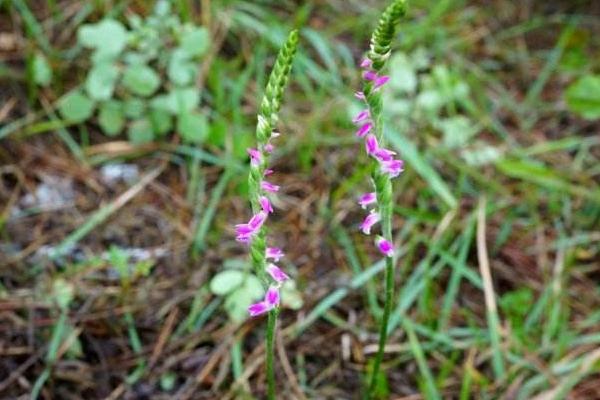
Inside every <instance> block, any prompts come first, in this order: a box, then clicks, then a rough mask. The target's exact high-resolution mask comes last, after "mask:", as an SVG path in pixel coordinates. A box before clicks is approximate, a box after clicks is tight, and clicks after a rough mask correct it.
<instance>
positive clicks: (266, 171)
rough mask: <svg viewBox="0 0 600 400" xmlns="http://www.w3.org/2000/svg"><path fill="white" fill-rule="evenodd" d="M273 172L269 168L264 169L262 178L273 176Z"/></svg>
mask: <svg viewBox="0 0 600 400" xmlns="http://www.w3.org/2000/svg"><path fill="white" fill-rule="evenodd" d="M273 172H275V171H273V170H272V169H270V168H267V169H265V172H264V174H263V175H264V176H269V175H273Z"/></svg>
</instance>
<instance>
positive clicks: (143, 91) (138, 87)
mask: <svg viewBox="0 0 600 400" xmlns="http://www.w3.org/2000/svg"><path fill="white" fill-rule="evenodd" d="M123 85H125V87H126V88H127V89H129V90H130V91H131V92H133V93H134V94H136V95H139V96H144V97H146V96H150V95H151V94H153V93H154V92H155V91H156V89H158V87H159V86H160V77H159V76H158V74H157V73H156V72H154V70H153V69H152V68H150V67H148V66H147V65H141V64H134V65H130V66H129V67H127V69H126V70H125V73H124V75H123Z"/></svg>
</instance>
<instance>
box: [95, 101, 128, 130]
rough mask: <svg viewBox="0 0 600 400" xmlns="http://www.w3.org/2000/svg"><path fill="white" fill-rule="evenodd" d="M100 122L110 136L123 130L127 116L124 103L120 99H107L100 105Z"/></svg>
mask: <svg viewBox="0 0 600 400" xmlns="http://www.w3.org/2000/svg"><path fill="white" fill-rule="evenodd" d="M98 123H99V124H100V128H102V131H103V132H104V133H106V135H108V136H116V135H118V134H119V133H121V130H123V125H124V124H125V117H124V115H123V104H122V103H121V102H119V101H107V102H106V103H102V104H101V105H100V113H99V115H98Z"/></svg>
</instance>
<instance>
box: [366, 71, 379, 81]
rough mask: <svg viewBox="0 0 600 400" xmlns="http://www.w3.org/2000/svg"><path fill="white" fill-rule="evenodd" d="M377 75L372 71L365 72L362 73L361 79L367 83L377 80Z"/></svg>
mask: <svg viewBox="0 0 600 400" xmlns="http://www.w3.org/2000/svg"><path fill="white" fill-rule="evenodd" d="M377 77H378V76H377V73H376V72H374V71H365V72H364V73H363V79H365V80H367V81H374V80H376V79H377Z"/></svg>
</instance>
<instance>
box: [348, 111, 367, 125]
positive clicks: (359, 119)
mask: <svg viewBox="0 0 600 400" xmlns="http://www.w3.org/2000/svg"><path fill="white" fill-rule="evenodd" d="M369 116H370V113H369V110H368V109H367V110H362V111H361V112H359V113H358V114H357V115H356V117H354V118H353V119H352V122H353V123H355V124H358V123H359V122H362V121H364V120H367V119H369Z"/></svg>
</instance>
